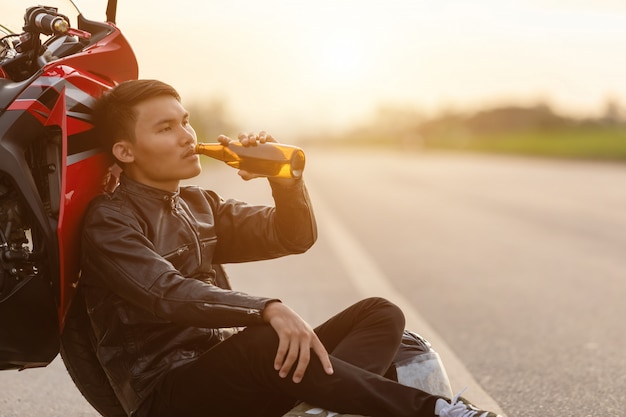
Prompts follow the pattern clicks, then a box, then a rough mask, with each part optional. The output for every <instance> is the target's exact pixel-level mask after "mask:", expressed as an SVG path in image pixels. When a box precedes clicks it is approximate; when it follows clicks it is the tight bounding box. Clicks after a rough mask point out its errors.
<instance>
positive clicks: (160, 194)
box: [119, 172, 180, 204]
mask: <svg viewBox="0 0 626 417" xmlns="http://www.w3.org/2000/svg"><path fill="white" fill-rule="evenodd" d="M119 189H120V191H124V192H127V193H129V194H135V195H139V196H142V197H145V198H150V199H155V200H161V201H169V202H170V203H172V204H175V203H177V202H178V198H179V195H180V190H176V191H174V192H172V191H165V190H161V189H159V188H155V187H151V186H149V185H146V184H143V183H140V182H137V181H135V180H133V179H131V178H129V177H128V176H127V175H125V174H124V173H123V172H122V173H121V175H120V185H119Z"/></svg>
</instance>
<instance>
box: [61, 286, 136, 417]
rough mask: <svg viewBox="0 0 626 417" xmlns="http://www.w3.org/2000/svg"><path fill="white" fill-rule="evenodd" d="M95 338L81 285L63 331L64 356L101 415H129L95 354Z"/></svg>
mask: <svg viewBox="0 0 626 417" xmlns="http://www.w3.org/2000/svg"><path fill="white" fill-rule="evenodd" d="M94 340H95V337H94V336H93V333H92V330H91V325H90V323H89V317H88V316H87V308H86V306H85V300H84V298H83V295H82V291H81V290H80V287H79V289H78V291H77V293H76V295H75V297H74V299H73V300H72V305H71V307H70V309H69V312H68V314H67V317H66V319H65V326H64V329H63V333H62V334H61V349H60V350H61V358H62V359H63V363H64V364H65V368H66V369H67V372H68V373H69V375H70V377H71V378H72V380H73V381H74V384H75V385H76V387H77V388H78V390H79V391H80V393H81V394H82V395H83V397H85V399H86V400H87V402H89V404H91V405H92V407H94V408H95V409H96V410H97V411H98V412H99V413H100V414H101V415H102V416H104V417H127V415H126V412H125V411H124V408H123V407H122V405H121V404H120V402H119V400H118V399H117V397H116V395H115V392H114V391H113V388H112V387H111V384H110V383H109V380H108V378H107V376H106V374H105V373H104V370H103V369H102V367H101V366H100V362H99V361H98V358H97V357H96V352H95V349H94Z"/></svg>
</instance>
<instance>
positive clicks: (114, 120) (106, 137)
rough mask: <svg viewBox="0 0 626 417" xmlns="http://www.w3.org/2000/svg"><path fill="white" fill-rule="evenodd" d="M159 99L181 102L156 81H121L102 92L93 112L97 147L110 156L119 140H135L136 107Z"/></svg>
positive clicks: (178, 96) (167, 86)
mask: <svg viewBox="0 0 626 417" xmlns="http://www.w3.org/2000/svg"><path fill="white" fill-rule="evenodd" d="M159 96H172V97H174V98H175V99H176V100H178V101H180V100H181V99H180V95H179V94H178V92H177V91H176V89H174V87H172V86H170V85H169V84H166V83H164V82H162V81H158V80H130V81H124V82H122V83H120V84H118V85H116V86H115V87H113V88H112V89H111V90H108V91H105V92H104V93H103V94H102V96H100V98H99V99H98V100H96V103H95V105H94V108H93V123H94V127H95V131H96V134H97V136H98V139H99V140H100V143H101V144H102V146H103V147H104V148H105V150H106V151H108V152H109V153H111V149H112V148H113V145H114V144H115V143H116V142H118V141H119V140H121V139H128V140H130V141H134V140H135V122H136V120H137V112H136V110H135V106H136V105H137V104H139V103H141V102H143V101H145V100H149V99H151V98H154V97H159Z"/></svg>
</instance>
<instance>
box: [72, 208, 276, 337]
mask: <svg viewBox="0 0 626 417" xmlns="http://www.w3.org/2000/svg"><path fill="white" fill-rule="evenodd" d="M82 249H83V265H82V267H83V277H84V278H85V279H87V280H88V283H89V282H90V283H91V284H92V285H99V286H104V287H106V288H108V289H109V290H110V291H112V292H114V293H116V294H117V295H118V296H120V297H122V298H123V299H124V300H126V301H127V302H128V303H131V304H133V305H135V306H137V307H140V308H142V309H143V310H145V311H148V312H150V313H151V314H154V315H155V316H157V317H160V318H162V319H165V320H168V321H172V322H178V323H181V324H185V325H189V326H195V327H209V328H214V327H235V326H247V325H252V324H262V323H263V317H262V312H263V309H264V308H265V305H266V304H267V303H268V302H269V301H275V299H271V298H265V297H255V296H251V295H249V294H245V293H242V292H238V291H230V290H224V289H221V288H218V287H216V286H213V285H209V284H207V283H204V282H202V281H199V280H196V279H188V278H186V277H184V276H182V275H181V274H180V272H179V271H178V270H177V269H175V268H174V266H173V265H172V264H171V263H170V262H168V261H167V260H166V259H164V258H163V257H162V256H160V255H159V254H158V253H157V252H156V251H155V249H154V247H153V245H152V243H151V242H150V241H149V240H148V239H147V238H146V237H145V236H144V234H143V232H142V231H141V227H140V225H139V224H138V222H137V220H136V219H134V218H133V217H131V216H126V215H123V214H121V213H120V212H119V211H117V210H114V209H112V208H110V207H107V206H98V207H96V208H95V209H94V210H90V211H89V213H88V215H87V216H86V218H85V226H84V231H83V242H82Z"/></svg>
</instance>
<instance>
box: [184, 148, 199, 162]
mask: <svg viewBox="0 0 626 417" xmlns="http://www.w3.org/2000/svg"><path fill="white" fill-rule="evenodd" d="M196 155H197V154H196V149H195V148H189V149H188V150H187V151H186V152H185V153H183V159H186V158H190V157H192V156H196Z"/></svg>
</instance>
